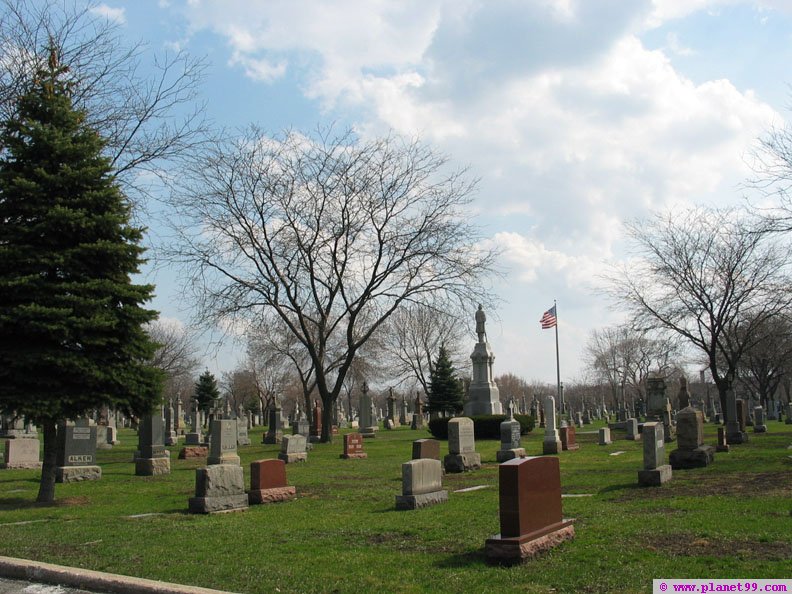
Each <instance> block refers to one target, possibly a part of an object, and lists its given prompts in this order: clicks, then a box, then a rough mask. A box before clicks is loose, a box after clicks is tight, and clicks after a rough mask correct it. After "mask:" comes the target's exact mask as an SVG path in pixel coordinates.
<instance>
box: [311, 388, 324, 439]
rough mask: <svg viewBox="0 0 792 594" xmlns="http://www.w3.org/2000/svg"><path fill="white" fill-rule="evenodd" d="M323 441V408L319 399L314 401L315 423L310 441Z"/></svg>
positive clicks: (312, 423)
mask: <svg viewBox="0 0 792 594" xmlns="http://www.w3.org/2000/svg"><path fill="white" fill-rule="evenodd" d="M321 440H322V407H321V406H320V404H319V399H315V400H314V407H313V421H312V422H311V435H310V437H309V441H311V443H317V442H319V441H321Z"/></svg>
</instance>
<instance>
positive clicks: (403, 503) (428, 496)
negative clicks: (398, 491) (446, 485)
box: [396, 491, 448, 510]
mask: <svg viewBox="0 0 792 594" xmlns="http://www.w3.org/2000/svg"><path fill="white" fill-rule="evenodd" d="M446 501H448V491H433V492H431V493H421V494H420V495H396V509H398V510H405V509H420V508H422V507H429V506H431V505H436V504H438V503H444V502H446Z"/></svg>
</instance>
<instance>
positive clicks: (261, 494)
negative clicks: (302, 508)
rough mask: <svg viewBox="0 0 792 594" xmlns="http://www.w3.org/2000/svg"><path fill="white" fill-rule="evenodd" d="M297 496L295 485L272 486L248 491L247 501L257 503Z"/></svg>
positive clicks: (285, 499)
mask: <svg viewBox="0 0 792 594" xmlns="http://www.w3.org/2000/svg"><path fill="white" fill-rule="evenodd" d="M295 497H297V489H296V488H295V487H274V488H272V489H254V490H253V491H249V492H248V503H250V505H258V504H260V503H276V502H278V501H289V500H290V499H294V498H295Z"/></svg>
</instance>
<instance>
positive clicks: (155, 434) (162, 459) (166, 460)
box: [135, 411, 171, 476]
mask: <svg viewBox="0 0 792 594" xmlns="http://www.w3.org/2000/svg"><path fill="white" fill-rule="evenodd" d="M164 435H165V432H164V427H163V423H162V416H161V415H160V413H159V411H156V412H155V413H154V414H151V415H146V416H144V417H143V418H142V419H141V421H140V425H139V426H138V455H137V457H136V458H135V475H136V476H155V475H160V474H170V470H171V468H170V453H169V452H168V450H166V449H165V437H164Z"/></svg>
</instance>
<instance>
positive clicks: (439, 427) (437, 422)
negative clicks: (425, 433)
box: [429, 415, 535, 439]
mask: <svg viewBox="0 0 792 594" xmlns="http://www.w3.org/2000/svg"><path fill="white" fill-rule="evenodd" d="M470 418H471V419H473V431H474V432H475V434H476V439H500V424H501V423H502V422H503V421H504V420H505V419H506V418H507V417H506V415H479V416H475V417H470ZM514 418H515V420H516V421H518V422H519V423H520V433H522V434H523V435H526V434H528V433H530V432H531V431H532V430H533V428H534V426H535V420H534V418H533V417H532V416H531V415H514ZM450 420H451V419H450V418H448V417H441V418H437V419H432V420H431V421H429V432H430V433H431V434H432V436H433V437H434V438H435V439H448V421H450Z"/></svg>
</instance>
